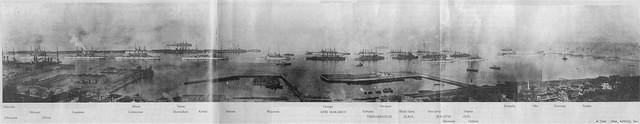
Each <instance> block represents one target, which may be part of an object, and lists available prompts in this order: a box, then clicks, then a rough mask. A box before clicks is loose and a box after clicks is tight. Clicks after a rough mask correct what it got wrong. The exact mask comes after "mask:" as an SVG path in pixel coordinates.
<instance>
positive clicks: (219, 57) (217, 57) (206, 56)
mask: <svg viewBox="0 0 640 124" xmlns="http://www.w3.org/2000/svg"><path fill="white" fill-rule="evenodd" d="M228 59H229V58H228V57H226V56H223V55H220V54H213V55H210V54H201V55H195V56H187V57H182V60H228Z"/></svg>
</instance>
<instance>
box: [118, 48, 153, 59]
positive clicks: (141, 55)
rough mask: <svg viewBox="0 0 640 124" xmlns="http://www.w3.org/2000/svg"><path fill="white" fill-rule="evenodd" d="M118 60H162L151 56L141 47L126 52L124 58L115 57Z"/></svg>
mask: <svg viewBox="0 0 640 124" xmlns="http://www.w3.org/2000/svg"><path fill="white" fill-rule="evenodd" d="M115 59H116V60H160V57H159V56H151V55H149V53H148V52H147V50H145V49H144V48H141V47H136V48H134V50H129V51H125V52H124V56H117V57H115Z"/></svg>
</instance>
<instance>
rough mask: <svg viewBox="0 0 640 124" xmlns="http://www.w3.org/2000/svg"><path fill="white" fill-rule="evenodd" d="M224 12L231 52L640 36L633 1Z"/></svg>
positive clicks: (229, 3) (344, 2)
mask: <svg viewBox="0 0 640 124" xmlns="http://www.w3.org/2000/svg"><path fill="white" fill-rule="evenodd" d="M443 1H444V0H443ZM500 1H503V2H500ZM504 1H506V2H504ZM539 1H542V0H539ZM218 7H219V9H218V11H219V14H220V15H218V17H219V21H220V28H219V29H218V30H219V33H220V37H219V40H220V41H222V45H223V46H224V47H230V46H231V45H230V44H231V43H230V42H234V43H238V44H240V45H241V46H244V47H249V48H261V49H271V50H274V49H275V50H291V49H303V50H305V49H311V50H313V49H317V48H326V47H331V48H338V49H343V50H344V49H351V50H352V51H353V50H358V49H361V48H373V47H375V46H383V45H384V46H389V47H391V48H404V49H422V48H424V47H423V46H425V45H426V46H427V49H437V48H442V49H449V48H451V49H454V50H463V51H466V50H468V51H478V52H492V53H493V51H486V50H485V49H492V50H498V49H499V48H504V47H511V48H516V49H541V48H547V47H549V46H551V44H562V43H564V42H566V41H580V42H589V41H599V42H600V41H601V42H609V41H612V42H638V38H639V36H640V25H639V24H640V18H639V14H640V13H639V9H638V6H637V3H631V2H620V3H616V2H606V3H605V2H589V3H586V2H580V1H573V0H565V1H561V2H555V1H546V2H539V3H536V2H535V1H531V0H519V1H515V2H513V1H507V0H496V1H489V2H487V1H485V2H474V3H470V2H465V1H459V0H450V1H448V2H440V1H438V0H432V1H429V0H426V1H425V0H414V1H411V0H409V1H385V0H360V1H356V0H334V1H328V0H327V1H321V0H307V1H304V2H303V1H293V2H292V1H291V0H262V1H260V0H251V1H246V0H239V1H238V0H222V1H221V2H220V3H219V4H218Z"/></svg>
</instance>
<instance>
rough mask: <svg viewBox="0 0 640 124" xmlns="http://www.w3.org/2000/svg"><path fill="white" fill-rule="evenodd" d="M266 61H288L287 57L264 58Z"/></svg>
mask: <svg viewBox="0 0 640 124" xmlns="http://www.w3.org/2000/svg"><path fill="white" fill-rule="evenodd" d="M266 59H268V60H288V59H289V58H288V57H266Z"/></svg>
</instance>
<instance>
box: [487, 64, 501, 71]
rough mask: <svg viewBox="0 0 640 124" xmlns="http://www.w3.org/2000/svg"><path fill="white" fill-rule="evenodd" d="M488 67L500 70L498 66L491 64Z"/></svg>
mask: <svg viewBox="0 0 640 124" xmlns="http://www.w3.org/2000/svg"><path fill="white" fill-rule="evenodd" d="M489 69H493V70H500V67H498V66H496V65H493V66H491V67H489Z"/></svg>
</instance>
